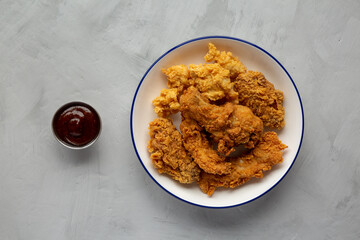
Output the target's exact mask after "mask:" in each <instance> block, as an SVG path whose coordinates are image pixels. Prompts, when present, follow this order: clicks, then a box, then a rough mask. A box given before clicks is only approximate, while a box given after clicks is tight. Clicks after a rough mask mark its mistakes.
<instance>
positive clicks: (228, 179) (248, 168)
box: [198, 132, 287, 196]
mask: <svg viewBox="0 0 360 240" xmlns="http://www.w3.org/2000/svg"><path fill="white" fill-rule="evenodd" d="M285 148H287V146H286V145H285V144H283V143H281V141H280V140H279V139H278V137H277V135H276V133H275V132H266V133H265V134H264V135H263V136H262V138H261V140H260V142H259V144H258V145H256V147H255V148H254V149H252V150H251V151H250V152H249V153H247V154H244V155H243V156H240V157H237V158H233V159H231V160H230V162H231V173H230V174H228V175H215V174H209V173H206V172H202V173H201V175H200V181H199V182H198V184H199V185H200V189H201V190H202V191H203V192H204V193H207V194H208V195H209V196H211V195H212V194H213V193H214V191H215V189H216V188H218V187H224V188H235V187H237V186H239V185H241V184H244V183H245V182H247V181H249V180H250V179H251V178H253V177H256V178H262V177H263V171H268V170H270V169H271V168H272V167H273V166H274V165H276V164H278V163H281V162H282V161H283V157H282V154H283V153H282V150H283V149H285Z"/></svg>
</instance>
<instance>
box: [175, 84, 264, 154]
mask: <svg viewBox="0 0 360 240" xmlns="http://www.w3.org/2000/svg"><path fill="white" fill-rule="evenodd" d="M180 106H181V108H180V111H181V113H182V114H183V116H184V117H185V118H191V119H194V120H195V121H197V122H198V124H199V125H200V126H201V127H204V128H205V130H206V131H207V132H209V133H210V134H211V137H212V139H213V140H214V141H215V142H216V143H218V151H219V152H220V153H223V154H225V155H229V154H230V153H231V152H233V151H234V150H235V149H234V147H235V146H237V145H239V144H245V147H247V148H253V147H254V146H255V144H256V143H257V142H258V141H259V139H260V137H261V135H262V131H263V123H262V121H261V119H260V118H258V117H256V116H255V115H254V114H253V113H252V111H251V110H250V109H249V108H247V107H245V106H241V105H236V104H233V103H230V102H228V103H226V104H224V105H223V106H217V105H214V104H210V103H209V100H208V99H207V98H205V97H204V96H203V95H202V94H201V93H200V92H199V91H198V90H197V89H196V88H194V87H190V88H188V89H187V90H186V91H185V92H184V94H183V95H182V96H181V97H180Z"/></svg>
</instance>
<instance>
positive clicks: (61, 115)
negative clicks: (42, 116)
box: [52, 102, 101, 147]
mask: <svg viewBox="0 0 360 240" xmlns="http://www.w3.org/2000/svg"><path fill="white" fill-rule="evenodd" d="M52 124H53V129H54V133H55V135H56V136H57V137H58V138H59V140H61V141H62V142H64V143H65V144H68V145H71V146H74V147H82V146H85V145H87V144H88V143H90V142H92V141H94V140H95V139H96V138H97V137H98V135H99V133H100V124H101V123H100V117H99V115H98V113H97V112H96V111H95V109H94V108H92V107H91V106H89V105H88V104H85V103H82V102H72V103H68V104H66V105H64V106H63V107H61V108H60V109H59V110H58V111H57V112H56V113H55V116H54V119H53V123H52Z"/></svg>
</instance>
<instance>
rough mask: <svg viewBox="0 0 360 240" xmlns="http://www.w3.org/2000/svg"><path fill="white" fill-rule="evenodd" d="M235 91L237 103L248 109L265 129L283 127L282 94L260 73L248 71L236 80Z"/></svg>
mask: <svg viewBox="0 0 360 240" xmlns="http://www.w3.org/2000/svg"><path fill="white" fill-rule="evenodd" d="M235 89H236V91H237V92H238V93H239V103H240V104H242V105H244V106H247V107H249V108H250V109H251V110H252V111H253V113H254V114H255V115H256V116H258V117H259V118H260V119H261V120H263V122H264V126H265V127H270V128H277V129H281V128H283V127H284V126H285V120H284V115H285V109H284V107H283V101H284V94H283V92H282V91H280V90H276V89H275V88H274V85H273V84H272V83H271V82H269V81H268V80H266V78H265V76H264V75H263V74H262V73H261V72H254V71H248V72H246V73H241V74H239V76H238V77H237V78H236V81H235Z"/></svg>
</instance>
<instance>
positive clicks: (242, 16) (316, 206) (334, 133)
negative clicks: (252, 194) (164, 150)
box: [0, 0, 360, 240]
mask: <svg viewBox="0 0 360 240" xmlns="http://www.w3.org/2000/svg"><path fill="white" fill-rule="evenodd" d="M359 12H360V2H359V1H313V0H311V1H229V2H224V1H130V0H129V1H115V0H108V1H95V0H88V1H60V0H58V1H45V0H43V1H36V0H32V1H29V0H22V1H21V0H0V239H2V240H17V239H26V240H28V239H34V240H35V239H36V240H39V239H41V240H42V239H44V240H45V239H46V240H47V239H84V240H85V239H86V240H88V239H145V238H146V239H359V238H360V228H359V225H360V197H359V191H360V177H359V176H360V175H359V171H360V165H359V156H360V147H359V142H360V128H359V116H360V97H359V93H358V92H359V90H360V67H359V66H360V15H359ZM205 35H228V36H233V37H238V38H242V39H245V40H248V41H251V42H254V43H256V44H257V45H259V46H261V47H263V48H265V49H266V50H268V51H269V52H270V53H272V54H273V55H274V56H275V57H276V58H278V59H279V60H280V62H281V63H282V64H283V65H284V66H285V67H286V68H287V69H288V71H289V73H290V74H291V75H292V77H293V79H294V81H295V83H296V84H297V87H298V89H299V92H300V94H301V97H302V100H303V105H304V111H305V127H306V128H305V135H304V141H303V146H302V149H301V152H300V154H299V156H298V159H297V161H296V162H295V165H294V166H293V168H292V169H291V171H290V174H288V175H287V176H286V177H285V179H284V180H283V181H282V182H281V183H280V184H279V185H278V186H277V187H276V188H275V189H273V190H272V191H271V192H270V193H268V194H267V195H265V196H264V197H262V198H260V199H258V200H256V201H254V202H252V203H249V204H247V205H244V206H240V207H236V208H231V209H220V210H213V209H205V208H199V207H196V206H191V205H189V204H186V203H183V202H181V201H179V200H177V199H175V198H173V197H172V196H170V195H169V194H167V193H166V192H164V191H163V190H162V189H160V188H159V187H158V186H157V185H156V184H155V183H154V182H153V181H152V180H151V179H150V178H149V177H148V176H147V175H146V173H145V171H144V170H143V168H142V166H141V165H140V163H139V161H138V159H137V157H136V155H135V152H134V150H133V147H132V143H131V137H130V130H129V119H130V117H129V115H130V108H131V102H132V98H133V94H134V92H135V90H136V87H137V85H138V84H139V82H140V79H141V77H142V75H143V74H144V73H145V71H146V70H147V68H148V67H149V66H150V65H151V63H152V62H153V61H154V60H155V59H156V58H158V57H159V56H160V55H161V54H162V53H164V52H165V51H166V50H168V49H169V48H171V47H173V46H174V45H176V44H179V43H181V42H183V41H186V40H189V39H192V38H195V37H199V36H205ZM71 100H83V101H86V102H89V103H90V104H92V105H93V106H94V107H95V108H97V109H98V111H99V112H100V113H101V115H102V118H103V124H104V126H103V132H102V136H101V138H100V140H99V142H97V144H96V145H94V146H93V147H92V148H90V149H88V150H86V151H82V152H73V151H69V150H67V149H65V148H64V147H62V146H60V144H58V143H57V142H56V141H55V140H54V138H53V136H52V134H51V131H50V121H51V117H52V114H53V113H54V111H55V109H56V108H57V107H59V106H60V105H62V104H63V103H65V102H68V101H71Z"/></svg>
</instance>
